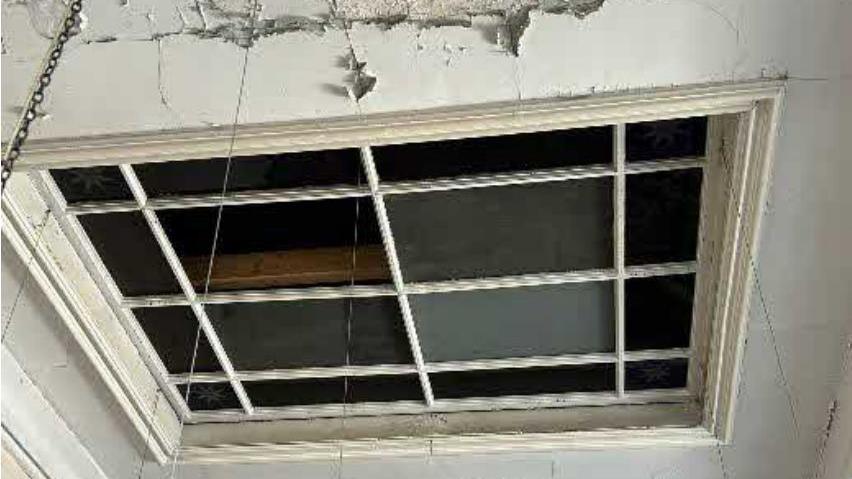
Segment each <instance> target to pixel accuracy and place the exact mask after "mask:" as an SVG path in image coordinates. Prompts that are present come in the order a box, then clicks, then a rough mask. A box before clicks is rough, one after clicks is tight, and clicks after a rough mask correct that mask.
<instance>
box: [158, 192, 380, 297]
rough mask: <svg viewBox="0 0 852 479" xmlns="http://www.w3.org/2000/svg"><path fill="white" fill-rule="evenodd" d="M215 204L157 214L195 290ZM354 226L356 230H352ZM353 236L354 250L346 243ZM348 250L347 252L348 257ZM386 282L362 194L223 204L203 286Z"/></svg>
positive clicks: (374, 227) (204, 262)
mask: <svg viewBox="0 0 852 479" xmlns="http://www.w3.org/2000/svg"><path fill="white" fill-rule="evenodd" d="M217 213H218V208H215V207H210V208H192V209H176V210H164V211H161V212H159V217H160V222H161V223H162V225H163V228H165V230H166V233H167V234H168V236H169V238H170V239H171V241H172V244H173V245H174V248H175V250H176V252H177V254H178V256H180V258H181V262H182V263H183V265H184V267H185V268H186V271H187V274H188V275H189V278H190V279H191V280H192V282H193V284H194V285H195V286H196V288H198V289H199V290H203V289H204V285H205V283H206V278H207V271H208V263H209V254H210V249H211V246H212V244H213V236H214V231H215V228H216V220H217ZM356 228H357V231H356ZM356 237H357V245H358V246H357V248H353V245H354V244H355V240H356ZM353 255H354V258H353ZM353 279H354V281H355V282H356V283H383V282H388V281H389V280H390V272H389V271H388V267H387V264H386V261H385V254H384V248H383V247H382V240H381V235H380V233H379V228H378V225H377V223H376V217H375V213H374V210H373V205H372V204H371V202H370V200H368V199H366V198H362V199H344V200H327V201H306V202H296V203H273V204H259V205H244V206H227V207H225V208H224V209H223V211H222V219H221V222H220V226H219V236H218V242H217V246H216V255H215V264H214V267H213V272H212V276H211V281H210V290H211V291H221V290H235V289H260V288H283V287H294V286H311V285H345V284H350V282H351V281H353Z"/></svg>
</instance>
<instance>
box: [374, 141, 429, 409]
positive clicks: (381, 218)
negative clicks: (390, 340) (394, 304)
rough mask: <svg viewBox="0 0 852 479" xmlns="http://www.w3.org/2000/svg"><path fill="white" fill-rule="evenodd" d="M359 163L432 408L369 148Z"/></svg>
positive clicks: (425, 374) (421, 381)
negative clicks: (364, 174)
mask: <svg viewBox="0 0 852 479" xmlns="http://www.w3.org/2000/svg"><path fill="white" fill-rule="evenodd" d="M361 162H362V164H363V166H364V172H365V173H366V175H367V183H369V185H370V193H371V194H372V197H373V207H374V208H375V210H376V219H377V221H378V223H379V229H380V230H381V234H382V242H383V243H384V246H385V253H386V255H387V259H388V267H389V268H390V271H391V277H392V279H393V284H394V287H395V288H396V293H397V299H398V301H399V309H400V313H401V314H402V321H403V323H404V325H405V332H406V335H407V336H408V342H409V345H410V346H411V355H412V357H413V358H414V364H415V366H416V367H417V374H418V376H419V377H420V386H421V387H422V388H423V397H424V398H425V400H426V404H427V405H428V406H430V407H431V406H432V405H433V404H434V402H435V398H434V396H433V394H432V384H431V383H430V381H429V374H428V373H427V372H426V365H425V362H424V361H423V351H422V349H421V347H420V339H419V338H418V336H417V327H416V325H415V324H414V316H413V314H412V312H411V305H410V304H409V302H408V295H407V294H406V293H405V283H404V281H403V279H402V268H400V266H399V256H397V253H396V244H395V242H394V239H393V232H392V231H391V226H390V220H389V219H388V213H387V210H386V209H385V200H384V197H383V196H382V194H381V192H380V191H379V174H378V173H377V172H376V164H375V162H374V161H373V152H372V150H371V149H370V147H368V146H365V147H363V148H361Z"/></svg>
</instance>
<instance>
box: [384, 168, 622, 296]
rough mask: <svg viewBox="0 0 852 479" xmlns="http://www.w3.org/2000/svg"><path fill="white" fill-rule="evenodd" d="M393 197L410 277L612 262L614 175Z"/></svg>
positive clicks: (392, 216) (402, 258)
mask: <svg viewBox="0 0 852 479" xmlns="http://www.w3.org/2000/svg"><path fill="white" fill-rule="evenodd" d="M386 201H387V207H388V214H389V216H390V223H391V227H392V228H393V231H394V236H395V238H396V243H397V252H398V254H399V257H400V263H401V266H402V270H403V276H404V277H405V280H406V281H409V282H413V281H428V280H441V279H455V278H476V277H481V276H501V275H514V274H523V273H539V272H552V271H569V270H578V269H587V268H606V267H610V266H611V265H612V256H613V254H612V181H611V179H610V178H598V179H593V180H581V181H569V182H561V183H546V184H537V185H519V186H505V187H498V188H478V189H472V190H459V191H447V192H440V193H422V194H411V195H399V196H397V195H394V196H388V197H386Z"/></svg>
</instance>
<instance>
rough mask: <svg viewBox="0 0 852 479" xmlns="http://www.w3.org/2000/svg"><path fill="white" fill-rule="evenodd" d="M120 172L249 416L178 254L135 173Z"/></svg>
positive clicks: (124, 167) (247, 405)
mask: <svg viewBox="0 0 852 479" xmlns="http://www.w3.org/2000/svg"><path fill="white" fill-rule="evenodd" d="M120 168H121V172H122V174H123V175H124V179H125V180H126V181H127V185H128V186H129V187H130V191H131V192H133V196H134V198H136V201H137V202H138V203H139V207H140V208H141V209H142V214H143V215H144V216H145V220H146V221H147V222H148V226H149V227H150V228H151V232H152V233H153V234H154V238H155V239H156V240H157V243H158V244H159V245H160V249H161V250H162V252H163V255H164V256H165V258H166V261H167V262H168V263H169V266H170V267H171V269H172V271H173V272H174V275H175V278H176V279H177V281H178V284H180V287H181V289H182V290H183V292H184V294H185V295H186V298H187V300H188V301H189V302H190V306H191V307H192V311H193V312H194V313H195V316H196V318H197V319H198V322H199V324H200V325H201V329H202V330H203V331H204V334H205V335H206V336H207V341H208V342H209V343H210V346H211V348H212V349H213V352H214V353H215V354H216V358H217V359H218V360H219V365H220V366H221V367H222V370H223V371H224V372H225V374H226V375H227V376H228V380H229V382H230V383H231V387H232V388H233V389H234V393H235V394H236V395H237V398H238V399H239V400H240V404H241V405H242V407H243V409H244V410H245V412H246V413H247V414H249V415H250V414H252V413H253V408H252V405H251V401H250V400H249V397H248V395H247V394H246V391H245V389H243V385H242V384H241V383H240V381H239V380H238V379H237V378H236V376H235V375H234V367H233V365H232V364H231V360H230V358H229V357H228V354H227V353H226V352H225V348H224V346H222V342H221V340H220V339H219V336H218V334H216V331H215V329H213V325H212V323H211V322H210V318H208V317H207V313H206V312H205V311H204V307H203V306H202V305H201V304H200V303H198V298H197V296H196V293H195V288H193V286H192V282H190V280H189V277H188V276H187V275H186V271H185V270H184V269H183V265H182V264H181V262H180V258H178V256H177V253H176V252H175V250H174V248H173V247H172V244H171V241H170V240H169V238H168V236H167V235H166V231H165V230H164V229H163V226H162V225H161V224H160V221H159V220H158V219H157V214H156V213H155V212H154V210H152V209H150V208H148V207H147V205H146V203H147V197H146V196H145V191H144V190H143V189H142V184H141V183H139V179H138V178H137V177H136V173H135V172H134V171H133V168H132V167H131V166H130V165H122V166H121V167H120Z"/></svg>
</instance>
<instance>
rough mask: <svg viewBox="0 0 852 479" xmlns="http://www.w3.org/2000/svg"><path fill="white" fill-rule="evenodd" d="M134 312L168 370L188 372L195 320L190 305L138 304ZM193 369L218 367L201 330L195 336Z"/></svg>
mask: <svg viewBox="0 0 852 479" xmlns="http://www.w3.org/2000/svg"><path fill="white" fill-rule="evenodd" d="M133 314H134V315H135V316H136V319H137V320H138V321H139V324H140V325H141V326H142V329H143V330H144V331H145V335H146V336H148V340H149V341H150V342H151V344H152V345H153V346H154V349H155V350H156V351H157V354H158V355H159V356H160V359H161V360H162V361H163V364H165V366H166V369H167V370H168V371H169V373H171V374H180V373H188V372H189V371H190V367H191V366H192V356H193V351H194V350H195V338H196V335H197V334H198V333H199V329H198V327H199V325H198V321H197V320H196V319H195V315H194V314H193V313H192V310H191V309H190V308H189V306H169V307H163V308H137V309H134V310H133ZM192 370H193V371H194V372H199V373H206V372H213V371H221V370H222V368H221V367H219V361H218V360H217V359H216V354H215V353H214V352H213V348H211V347H210V343H208V342H207V336H206V335H205V334H204V331H201V332H200V335H199V336H198V352H197V354H196V355H195V366H194V368H193V369H192Z"/></svg>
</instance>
